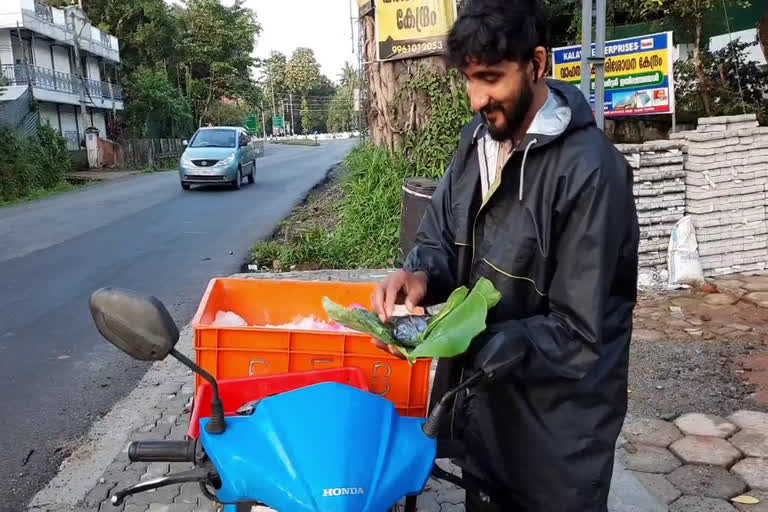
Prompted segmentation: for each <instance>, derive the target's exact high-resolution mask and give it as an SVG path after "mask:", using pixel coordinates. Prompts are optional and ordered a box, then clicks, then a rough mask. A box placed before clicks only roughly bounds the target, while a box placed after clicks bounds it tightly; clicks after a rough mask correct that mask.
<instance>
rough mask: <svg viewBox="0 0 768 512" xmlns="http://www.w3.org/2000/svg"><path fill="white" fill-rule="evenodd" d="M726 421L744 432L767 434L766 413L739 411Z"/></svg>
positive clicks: (767, 419)
mask: <svg viewBox="0 0 768 512" xmlns="http://www.w3.org/2000/svg"><path fill="white" fill-rule="evenodd" d="M750 369H751V368H750ZM728 419H729V420H730V421H732V422H733V423H734V424H736V425H738V427H739V428H742V429H744V430H752V431H756V432H762V433H763V434H768V413H764V412H759V411H747V410H741V411H736V412H735V413H733V414H731V415H730V416H728Z"/></svg>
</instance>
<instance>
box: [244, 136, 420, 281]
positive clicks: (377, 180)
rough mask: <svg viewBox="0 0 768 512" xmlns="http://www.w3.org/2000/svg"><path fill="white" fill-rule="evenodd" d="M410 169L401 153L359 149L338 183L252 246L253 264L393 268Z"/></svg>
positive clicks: (368, 147) (312, 197)
mask: <svg viewBox="0 0 768 512" xmlns="http://www.w3.org/2000/svg"><path fill="white" fill-rule="evenodd" d="M410 169H411V166H410V165H409V164H408V162H407V161H406V160H405V159H404V158H403V157H402V156H400V155H398V154H390V153H389V152H387V151H386V150H383V149H380V148H376V147H374V146H371V145H364V146H360V147H358V148H355V149H354V150H353V151H352V152H351V153H350V154H349V155H348V156H347V158H346V161H345V165H344V166H343V171H341V172H340V173H339V175H338V176H337V177H335V179H334V180H332V181H331V182H330V183H329V184H327V185H326V186H324V187H322V188H321V189H320V190H318V191H317V192H316V193H314V194H311V195H310V196H309V198H308V200H307V201H306V202H305V204H303V205H302V206H300V207H298V208H297V209H296V210H294V212H293V214H292V215H291V216H290V217H289V218H288V219H286V220H285V221H284V222H283V223H282V224H281V225H280V228H279V229H278V231H277V232H276V233H275V235H274V236H273V237H272V238H271V239H270V240H266V241H263V242H259V243H258V244H256V245H255V246H254V247H253V250H252V251H251V257H252V262H253V264H255V265H258V266H260V267H266V268H270V269H272V268H275V269H277V270H288V269H291V268H295V269H298V270H312V269H319V268H380V267H384V266H392V265H393V264H394V261H395V259H396V257H397V256H399V247H398V245H399V244H398V234H399V226H400V202H401V193H402V192H401V186H402V183H403V180H404V179H405V178H406V177H407V176H409V175H410V172H409V170H410Z"/></svg>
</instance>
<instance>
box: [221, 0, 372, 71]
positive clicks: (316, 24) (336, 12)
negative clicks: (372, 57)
mask: <svg viewBox="0 0 768 512" xmlns="http://www.w3.org/2000/svg"><path fill="white" fill-rule="evenodd" d="M225 2H226V0H225ZM351 2H354V0H246V2H245V5H246V6H247V7H249V8H251V9H253V10H254V11H256V17H257V18H258V20H259V23H261V28H262V32H261V35H260V36H259V39H258V41H257V42H256V52H255V54H256V56H257V57H261V58H267V57H269V54H270V52H272V51H280V52H282V53H284V54H285V55H286V57H288V58H290V57H291V54H292V53H293V50H295V49H296V48H298V47H302V46H305V47H308V48H312V49H313V50H314V51H315V58H317V61H318V62H319V63H320V67H321V70H322V72H323V74H324V75H326V76H327V77H328V78H330V79H331V80H332V81H334V82H336V81H337V80H338V75H339V72H340V71H341V68H342V67H343V66H344V62H345V61H347V60H348V61H350V62H356V61H357V56H356V55H355V54H353V53H352V41H351V39H350V30H351V28H350V23H349V8H350V3H351ZM226 3H229V2H226ZM353 7H354V8H355V10H356V9H357V4H356V2H355V4H354V6H353ZM355 51H357V43H356V42H355Z"/></svg>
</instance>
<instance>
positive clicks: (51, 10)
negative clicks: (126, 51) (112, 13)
mask: <svg viewBox="0 0 768 512" xmlns="http://www.w3.org/2000/svg"><path fill="white" fill-rule="evenodd" d="M3 1H6V0H0V2H3ZM20 14H21V23H20V24H19V26H21V27H24V28H26V29H28V30H31V31H33V32H36V33H38V34H41V35H44V36H46V37H49V38H51V39H53V40H55V41H58V42H60V43H63V44H68V45H72V46H74V44H75V35H76V34H77V43H78V45H79V46H80V48H81V49H82V50H83V51H86V52H89V53H92V54H94V55H98V56H100V57H103V58H105V59H108V60H111V61H112V62H120V51H119V49H118V40H117V38H116V37H114V36H111V35H109V34H107V33H105V32H102V31H101V30H99V29H98V28H96V27H94V26H93V25H91V24H90V23H88V20H85V19H74V20H73V19H71V18H70V17H68V16H67V13H66V12H65V11H64V10H62V9H57V8H55V7H51V6H49V5H46V4H45V3H44V2H41V1H40V0H21V12H20Z"/></svg>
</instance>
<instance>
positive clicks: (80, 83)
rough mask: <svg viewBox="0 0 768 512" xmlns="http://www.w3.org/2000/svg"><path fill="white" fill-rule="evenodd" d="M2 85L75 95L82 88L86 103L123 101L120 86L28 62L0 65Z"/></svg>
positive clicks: (0, 82)
mask: <svg viewBox="0 0 768 512" xmlns="http://www.w3.org/2000/svg"><path fill="white" fill-rule="evenodd" d="M3 85H11V86H12V85H23V86H28V85H31V86H32V87H37V88H39V89H46V90H49V91H56V92H63V93H68V94H77V95H79V94H80V91H81V90H82V91H83V92H84V93H85V101H86V103H93V104H95V103H96V102H95V101H94V100H96V99H98V100H105V99H106V100H115V101H123V90H122V88H121V87H120V86H117V85H110V84H108V83H106V82H100V81H98V80H88V79H83V80H80V79H79V78H78V77H77V76H76V75H71V74H69V73H62V72H61V71H54V70H52V69H48V68H41V67H39V66H30V65H28V64H3V65H2V66H0V86H3Z"/></svg>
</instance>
